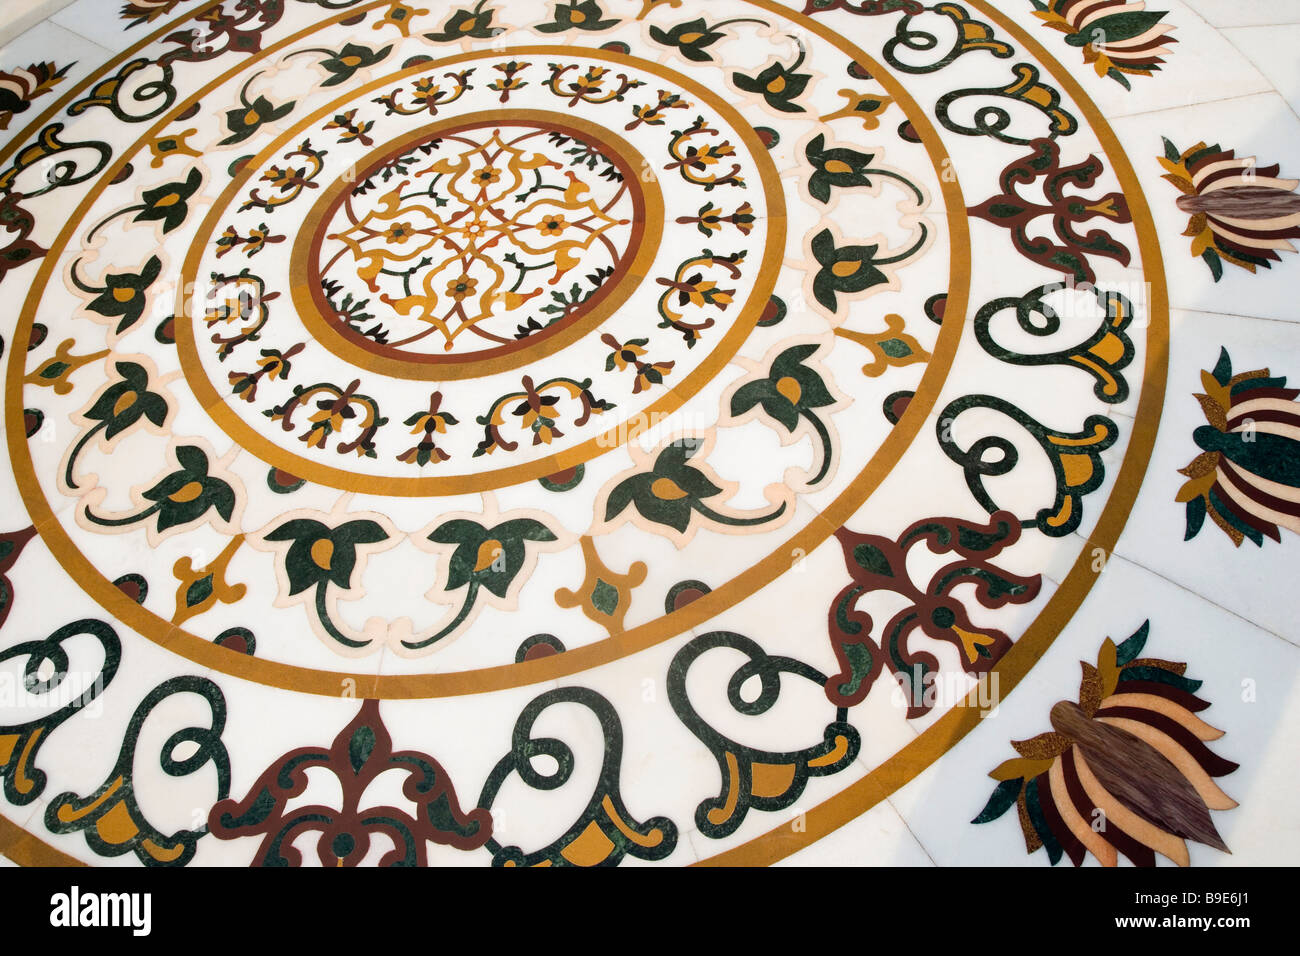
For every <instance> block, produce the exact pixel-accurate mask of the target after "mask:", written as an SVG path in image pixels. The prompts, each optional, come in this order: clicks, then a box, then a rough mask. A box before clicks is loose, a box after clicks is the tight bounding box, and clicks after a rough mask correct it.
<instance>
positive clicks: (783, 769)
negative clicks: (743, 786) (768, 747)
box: [750, 763, 795, 797]
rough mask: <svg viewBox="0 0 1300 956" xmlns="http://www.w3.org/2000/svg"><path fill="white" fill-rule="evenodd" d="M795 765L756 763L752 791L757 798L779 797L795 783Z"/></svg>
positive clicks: (752, 778)
mask: <svg viewBox="0 0 1300 956" xmlns="http://www.w3.org/2000/svg"><path fill="white" fill-rule="evenodd" d="M794 770H795V767H794V764H792V763H782V764H775V763H756V764H754V767H753V771H752V774H753V776H752V777H751V781H752V782H751V785H750V789H751V790H752V791H753V794H754V796H756V797H779V796H781V794H783V793H785V792H786V791H788V790H789V789H790V787H791V785H792V784H793V783H794Z"/></svg>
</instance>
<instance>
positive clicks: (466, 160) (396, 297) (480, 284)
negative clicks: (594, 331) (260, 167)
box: [312, 123, 641, 355]
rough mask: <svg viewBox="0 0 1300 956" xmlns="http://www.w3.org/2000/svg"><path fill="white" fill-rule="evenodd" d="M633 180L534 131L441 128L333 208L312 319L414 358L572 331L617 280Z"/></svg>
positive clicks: (571, 142) (586, 151)
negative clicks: (318, 314)
mask: <svg viewBox="0 0 1300 956" xmlns="http://www.w3.org/2000/svg"><path fill="white" fill-rule="evenodd" d="M553 157H559V159H556V158H553ZM637 185H638V184H637V180H636V177H635V176H634V175H629V174H628V171H627V170H626V169H625V168H624V164H623V161H622V160H621V159H620V158H618V157H614V156H611V155H609V152H608V151H607V150H605V149H604V148H603V147H602V146H601V145H599V144H598V143H596V142H594V141H587V140H585V139H581V138H578V137H575V136H573V135H572V134H566V133H563V132H560V131H558V130H555V129H550V128H547V127H545V126H534V125H531V124H525V123H517V124H511V125H483V126H477V127H474V126H469V127H467V128H465V129H461V130H451V131H447V132H444V133H441V134H439V135H438V137H437V138H436V139H432V140H430V141H428V142H423V143H419V144H417V145H415V146H412V147H409V148H407V149H405V150H404V151H402V152H401V153H399V154H398V155H395V156H390V157H385V158H383V159H382V160H380V161H379V163H378V164H377V165H375V166H373V167H372V168H371V169H369V170H367V171H365V173H364V176H363V177H362V178H360V179H359V181H358V182H357V183H356V185H355V186H354V188H352V189H351V190H349V191H347V192H344V193H343V194H342V195H341V196H340V197H339V198H338V199H337V200H336V201H335V204H334V207H333V208H332V209H331V211H330V213H329V214H328V215H327V218H326V221H325V224H324V227H323V228H324V236H323V237H322V239H321V241H320V243H319V248H318V251H317V253H316V256H315V258H314V261H313V263H312V264H313V267H314V270H315V274H314V275H313V276H312V281H313V284H314V286H315V287H317V288H319V291H320V295H321V297H322V299H323V301H322V302H321V306H322V309H321V311H322V314H323V315H325V316H326V317H327V318H328V319H330V320H332V321H333V322H335V323H337V326H338V327H339V329H340V331H342V332H344V334H346V335H347V336H348V337H349V338H353V339H360V340H362V341H363V342H366V343H369V344H371V345H378V346H383V347H385V348H386V349H394V350H401V351H403V352H405V353H408V354H410V353H415V354H417V355H436V354H438V353H445V352H456V353H458V354H464V353H468V352H479V351H484V350H494V349H495V350H500V349H502V348H503V347H509V346H511V345H512V344H514V343H518V342H521V341H523V340H525V339H528V338H530V337H531V336H534V335H535V334H537V333H539V332H542V331H543V330H546V329H553V328H554V327H556V326H559V325H567V324H569V323H572V322H573V321H576V320H577V319H578V318H579V317H581V316H582V315H583V314H585V313H587V312H588V311H590V309H591V307H592V306H593V305H594V304H595V303H596V302H598V301H599V300H600V298H602V297H603V296H602V293H603V292H607V291H608V289H609V287H610V286H611V285H613V284H615V283H616V282H617V278H618V276H619V274H620V273H621V272H622V271H624V270H623V269H622V268H621V267H623V266H624V263H625V255H626V252H627V249H628V246H629V243H630V241H631V239H632V236H633V233H634V231H635V230H634V220H635V219H636V218H637V213H638V211H639V207H640V206H641V202H640V190H639V189H638V188H637Z"/></svg>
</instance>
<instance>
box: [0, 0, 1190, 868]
mask: <svg viewBox="0 0 1300 956" xmlns="http://www.w3.org/2000/svg"><path fill="white" fill-rule="evenodd" d="M1052 6H1053V7H1056V6H1060V4H1053V5H1052ZM1067 6H1068V4H1067ZM1139 6H1140V4H1139ZM127 7H128V10H127V11H126V13H125V14H124V15H125V16H127V19H132V18H134V20H135V25H134V26H133V27H132V28H131V30H130V31H129V36H130V38H131V41H132V44H133V45H132V46H130V47H129V48H127V49H126V50H125V52H123V53H122V54H121V55H120V56H118V57H116V58H115V59H114V60H112V61H111V62H108V63H107V64H106V65H104V66H103V67H102V68H100V69H98V70H97V71H95V72H88V73H86V74H85V75H84V76H83V77H82V78H81V79H80V80H77V81H76V82H73V81H72V80H69V81H67V82H65V83H63V84H62V85H59V86H57V87H56V88H54V90H53V93H52V94H51V95H50V96H49V97H48V98H47V99H45V100H38V101H37V102H36V103H35V104H34V105H33V108H32V111H31V113H29V114H27V115H25V116H24V117H23V121H24V122H30V123H31V125H30V126H28V127H27V129H26V130H25V131H24V132H23V133H22V134H20V135H18V136H17V137H15V138H14V139H13V140H12V141H10V145H9V146H8V147H6V148H5V150H4V151H3V152H2V153H0V160H2V162H0V189H3V190H4V191H5V192H4V197H5V198H4V200H3V201H4V204H5V209H6V211H7V215H8V216H9V218H8V219H6V220H5V222H6V223H15V222H18V223H20V225H19V227H14V226H12V225H11V226H10V228H11V233H10V235H12V232H16V231H18V229H19V228H24V229H26V232H24V233H23V234H22V238H23V240H24V241H27V242H28V243H29V244H28V246H24V247H22V248H23V249H26V250H27V251H26V252H25V253H23V255H21V256H19V255H17V254H16V253H12V250H14V249H15V248H16V247H15V246H13V245H11V246H10V249H9V250H7V251H6V254H9V258H8V259H6V260H4V261H3V262H0V276H3V278H4V287H5V293H6V299H5V301H6V302H7V303H8V305H9V309H10V311H11V312H12V313H13V315H14V316H16V321H15V320H14V319H9V320H7V324H6V325H5V327H4V338H5V343H6V345H7V351H6V352H5V355H4V358H5V361H6V363H7V370H6V376H7V378H6V416H7V417H6V422H5V432H6V437H7V442H8V456H9V461H10V466H11V468H12V475H13V478H12V482H11V484H12V486H13V490H12V491H11V492H6V494H8V495H10V496H11V497H10V499H7V500H8V501H9V505H10V509H9V511H8V514H9V518H8V519H7V520H6V526H5V527H4V528H0V531H12V532H13V534H10V535H8V536H7V537H4V538H3V539H2V540H3V541H4V542H5V550H0V571H2V572H3V574H4V576H5V577H4V579H3V582H4V584H5V590H4V591H3V592H0V594H2V595H3V602H0V621H3V616H4V615H5V614H7V613H8V611H9V608H10V606H11V605H12V606H13V608H14V609H15V611H17V612H19V613H21V615H22V619H23V628H24V630H23V633H22V634H21V635H16V634H9V635H7V636H8V638H9V640H7V641H6V643H5V644H4V647H5V649H4V650H3V651H0V661H3V662H4V663H5V666H6V667H8V668H10V669H12V670H14V673H15V674H19V673H23V674H25V675H27V676H26V678H23V679H24V680H26V683H25V685H24V687H25V690H24V691H23V693H24V694H27V695H28V696H29V697H32V698H33V699H35V698H38V697H39V698H40V699H41V700H42V701H45V702H46V703H45V704H44V705H42V706H44V708H45V709H43V710H40V711H39V712H34V711H33V710H32V709H31V707H30V706H28V707H27V709H23V708H22V707H19V708H17V709H13V710H12V711H11V712H10V711H7V712H6V715H4V716H0V723H2V724H3V725H2V726H0V777H3V780H4V791H5V798H6V799H7V801H8V803H9V804H10V805H11V806H10V807H9V808H6V809H5V815H6V816H8V817H9V818H10V819H11V820H15V821H17V820H20V819H26V817H25V816H24V814H23V813H22V812H20V811H21V808H34V807H38V806H39V807H40V808H41V809H40V812H39V813H38V814H37V815H36V816H34V817H31V818H30V820H29V822H28V823H27V824H26V825H25V828H26V829H27V831H28V832H29V833H30V834H32V835H33V837H34V838H36V839H38V840H40V841H42V846H43V847H44V848H43V849H41V850H40V851H39V853H37V854H35V855H38V856H39V855H42V854H43V858H44V859H47V860H48V859H52V858H54V857H56V856H58V855H60V854H66V855H67V856H69V857H75V858H77V859H81V860H85V861H88V862H99V861H101V860H104V859H115V858H119V857H124V858H126V859H129V860H137V861H139V862H142V863H144V864H149V865H155V864H161V865H183V864H186V863H191V862H194V863H240V864H244V863H249V862H253V863H281V862H288V863H299V862H308V863H317V862H320V863H325V864H328V865H334V864H336V863H346V864H354V863H361V862H365V863H375V862H380V863H395V862H401V863H427V862H451V861H452V860H453V858H454V859H455V860H459V861H467V862H475V861H477V862H494V863H497V864H510V865H533V864H542V863H546V864H558V865H567V864H580V865H587V864H594V863H617V862H619V861H621V860H623V859H624V858H625V857H627V856H632V857H635V858H639V859H641V860H664V861H670V862H676V863H686V862H693V861H694V860H695V859H696V858H697V857H698V858H702V859H703V858H716V859H718V860H721V861H729V862H767V861H771V860H773V859H776V858H779V857H780V856H783V855H786V854H788V853H790V852H792V851H793V850H795V849H797V848H799V847H801V846H804V845H807V844H809V843H811V842H813V841H815V840H816V839H818V838H819V837H821V836H823V835H825V834H826V833H828V832H830V831H831V830H832V829H834V828H835V827H836V826H839V825H840V824H841V823H843V822H845V821H846V820H848V819H850V818H852V817H853V816H855V815H856V814H858V813H861V812H863V811H864V810H866V809H868V808H870V807H871V806H873V805H874V804H876V803H877V802H879V801H880V800H881V799H882V798H883V797H884V796H886V795H888V794H889V793H890V792H891V791H892V790H893V789H894V788H896V787H898V786H900V785H901V784H902V783H904V782H906V780H907V779H910V777H912V776H914V775H915V774H916V773H918V772H919V771H920V770H921V769H923V768H924V767H925V766H927V765H928V764H929V763H931V762H932V761H934V760H935V759H936V758H938V757H939V756H940V755H941V754H943V753H944V752H945V751H946V750H947V749H948V748H949V747H951V746H953V745H954V744H955V743H956V742H957V741H958V740H960V739H961V737H962V736H964V735H965V734H966V733H967V732H968V731H970V730H971V729H973V728H974V727H976V726H977V725H978V724H979V723H980V715H981V711H980V709H979V708H978V707H976V706H971V704H970V701H971V700H978V699H979V697H978V694H979V692H980V691H981V690H983V689H986V688H987V687H988V686H989V684H990V683H992V684H993V685H994V686H997V687H999V688H1000V691H999V693H1001V694H1003V695H1005V694H1006V693H1008V692H1009V691H1010V690H1011V689H1012V688H1014V687H1015V685H1016V683H1017V682H1018V681H1020V680H1021V679H1022V678H1023V677H1024V676H1025V675H1026V674H1027V673H1028V672H1029V671H1030V669H1031V668H1032V667H1033V666H1034V665H1035V664H1036V663H1037V662H1038V660H1039V658H1040V657H1042V656H1043V654H1044V653H1045V652H1046V651H1047V649H1048V648H1049V646H1050V645H1051V644H1052V642H1053V641H1054V640H1055V638H1056V635H1057V634H1058V633H1059V631H1060V630H1061V628H1062V627H1063V626H1064V625H1065V623H1066V622H1067V621H1068V620H1069V618H1070V617H1071V615H1072V614H1073V612H1074V611H1075V609H1076V608H1077V607H1078V606H1079V605H1080V603H1081V602H1082V601H1083V600H1084V598H1085V596H1086V595H1087V594H1088V592H1089V590H1090V588H1091V587H1092V586H1093V584H1094V583H1095V581H1096V580H1097V574H1096V572H1095V570H1093V569H1092V568H1091V563H1092V562H1093V560H1094V557H1093V554H1094V551H1095V550H1096V549H1102V550H1103V551H1104V552H1106V553H1109V551H1110V549H1111V548H1112V547H1113V545H1114V543H1115V541H1116V539H1117V538H1118V536H1119V533H1120V530H1121V529H1122V527H1123V524H1124V521H1125V519H1126V517H1127V514H1128V511H1129V509H1130V507H1131V506H1132V502H1133V499H1134V496H1135V494H1136V490H1137V487H1138V484H1139V483H1140V481H1141V479H1142V475H1143V472H1144V469H1145V466H1146V461H1147V458H1148V457H1149V454H1150V450H1151V445H1152V441H1153V438H1154V429H1155V425H1156V422H1157V420H1158V418H1159V415H1160V407H1161V402H1162V401H1163V394H1164V380H1165V369H1164V363H1165V361H1166V357H1167V343H1166V335H1167V304H1166V301H1165V293H1164V278H1163V272H1162V266H1161V262H1160V254H1159V250H1158V247H1157V245H1156V241H1155V232H1154V228H1155V227H1154V225H1153V221H1152V218H1151V214H1150V212H1149V211H1148V208H1147V203H1146V201H1145V199H1144V196H1143V192H1142V190H1141V188H1140V187H1139V185H1138V180H1137V178H1136V176H1135V173H1134V171H1133V167H1132V165H1131V163H1130V160H1129V158H1128V157H1126V156H1125V155H1124V153H1123V152H1122V151H1121V150H1120V149H1119V146H1118V142H1117V140H1116V138H1115V135H1114V133H1113V132H1112V131H1111V129H1110V127H1109V126H1108V124H1107V123H1106V121H1105V120H1104V119H1103V118H1102V115H1101V112H1100V111H1099V109H1098V108H1097V107H1096V106H1095V105H1094V104H1093V102H1092V101H1091V99H1089V97H1088V96H1087V95H1086V94H1085V93H1084V91H1083V89H1082V88H1081V87H1080V85H1079V83H1078V81H1076V80H1075V79H1073V78H1072V77H1071V75H1070V72H1069V71H1067V70H1066V68H1064V67H1062V66H1061V65H1060V64H1058V63H1057V62H1056V61H1055V60H1054V59H1052V58H1051V57H1050V56H1049V55H1047V54H1046V52H1045V51H1044V50H1043V49H1042V47H1041V46H1040V45H1039V43H1038V42H1037V41H1036V40H1035V39H1034V38H1033V37H1031V36H1029V35H1028V34H1026V33H1025V31H1024V29H1022V28H1021V27H1020V26H1017V25H1016V24H1014V23H1012V22H1011V21H1010V20H1008V18H1007V17H1006V16H1004V15H1003V14H1002V13H999V12H998V11H996V10H994V9H992V8H991V7H990V6H989V5H987V4H985V3H983V2H980V0H971V2H969V3H966V4H964V5H958V4H951V3H943V4H937V5H934V6H931V7H925V6H923V5H922V4H920V3H912V2H887V3H871V2H861V3H859V2H846V0H810V2H809V3H808V4H807V6H806V9H805V7H804V5H803V4H802V0H800V3H798V4H795V5H793V6H791V5H786V4H782V3H778V2H773V0H717V2H713V0H711V2H709V3H707V4H703V3H690V2H686V3H683V2H679V0H520V2H514V0H511V2H510V3H508V4H507V3H500V2H494V0H480V2H477V3H472V2H468V0H466V2H465V3H463V4H462V3H459V2H446V0H438V2H432V3H431V2H423V3H395V2H390V0H382V2H366V0H357V2H343V0H339V2H326V0H285V2H280V0H274V2H273V0H240V2H235V0H225V2H219V3H215V4H214V3H206V2H203V0H194V2H182V0H153V2H142V0H137V2H135V3H132V4H128V5H127ZM131 11H134V13H132V12H131ZM1067 49H1068V47H1067ZM1113 62H1114V63H1117V64H1120V65H1121V66H1122V65H1123V64H1124V63H1125V62H1127V61H1124V60H1122V58H1120V57H1119V55H1118V54H1116V58H1115V59H1114V60H1113ZM1116 68H1117V69H1119V67H1116ZM38 110H45V112H42V113H39V115H38ZM15 123H18V121H17V120H15ZM21 223H27V225H21ZM28 237H30V239H28ZM19 251H21V250H19ZM23 259H25V260H26V261H22V260H23ZM11 526H12V527H11ZM23 528H26V529H27V530H26V531H23V530H22V529H23ZM38 605H39V607H37V606H38ZM1100 636H1101V635H1098V638H1099V639H1100ZM1115 636H1116V638H1117V639H1118V638H1119V637H1120V635H1118V634H1117V635H1115ZM18 637H21V638H22V639H23V640H24V641H27V642H28V643H18V642H17V638H18ZM1121 656H1122V655H1121ZM1123 663H1125V662H1124V661H1122V660H1121V665H1122V664H1123ZM1113 666H1115V665H1114V663H1113V662H1112V667H1113ZM24 668H26V670H24ZM50 670H53V671H58V672H60V673H65V674H66V675H67V676H66V680H65V681H64V682H63V685H62V686H63V688H64V690H66V688H67V686H70V684H69V683H68V682H69V681H71V680H72V678H73V677H75V676H77V675H83V674H84V675H89V679H88V680H87V681H85V682H83V686H85V687H89V688H90V690H89V691H87V692H86V693H85V694H84V695H82V696H76V695H72V696H71V697H69V696H67V695H66V694H65V695H64V699H62V700H56V699H55V698H56V697H57V696H58V692H59V689H60V688H59V684H58V681H57V680H54V679H51V678H49V676H48V674H47V673H46V672H47V671H50ZM33 675H35V676H33ZM41 681H45V682H46V683H45V684H41ZM945 688H946V690H945ZM972 688H974V689H975V690H974V691H972ZM1111 689H1112V690H1113V689H1114V685H1113V684H1112V685H1111ZM968 692H971V693H972V695H973V696H972V697H971V698H969V699H968V698H967V697H966V695H967V693H968ZM25 699H26V698H25ZM90 710H94V711H95V712H96V715H100V714H102V715H103V717H104V719H102V720H92V719H91V715H90ZM987 710H988V708H985V712H986V711H987ZM1054 713H1055V712H1054ZM13 715H16V716H13ZM11 717H12V719H11ZM1054 719H1055V718H1054ZM64 724H66V727H63V726H62V725H64ZM61 727H62V729H60V728H61ZM74 727H77V728H80V735H81V736H80V738H78V732H77V731H74V730H73V728H74ZM178 728H188V729H187V730H184V732H183V733H181V735H180V736H170V737H169V736H168V735H174V734H175V733H176V732H177V730H178ZM155 738H156V739H155ZM78 739H80V741H81V743H80V744H78ZM164 741H165V742H166V743H165V746H164V745H163V742H164ZM78 746H80V747H81V748H82V751H81V752H85V753H88V754H93V755H94V759H92V760H90V761H88V763H87V765H86V771H87V773H86V774H83V775H82V776H81V777H77V778H76V779H73V778H67V779H63V778H60V777H59V774H57V773H55V772H54V768H55V767H56V766H60V765H62V764H63V763H65V762H66V759H65V758H64V757H62V756H59V755H61V754H63V753H65V751H68V752H70V749H75V748H77V747H78ZM160 746H161V747H163V749H162V751H161V753H162V757H161V762H160V760H159V758H158V757H157V756H156V753H157V751H158V748H159V747H160ZM61 748H63V749H61ZM149 748H153V749H152V750H150V749H149ZM540 753H544V754H546V755H547V756H548V757H549V758H550V762H551V763H553V764H554V768H553V771H546V772H544V771H543V770H541V769H539V765H538V764H536V763H534V762H533V759H532V757H533V756H535V755H537V754H540ZM101 754H102V755H104V759H102V760H101V759H99V758H100V755H101ZM119 754H120V755H121V756H120V758H119V757H118V756H117V755H119ZM114 760H116V761H117V762H116V763H114V762H113V761H114ZM306 767H310V768H315V769H317V770H319V771H320V772H321V773H323V774H325V775H327V776H329V775H333V776H336V777H337V778H338V780H339V781H340V784H339V786H340V787H341V794H342V796H341V800H342V803H338V799H339V798H338V797H337V796H334V797H330V796H329V794H324V795H322V796H321V797H320V798H319V799H320V800H324V801H326V802H328V801H329V800H334V801H335V802H334V803H332V804H330V806H331V809H330V810H329V811H328V812H325V811H321V812H320V813H318V814H317V813H315V811H313V812H312V813H308V812H306V810H304V809H303V804H302V802H301V801H297V802H295V801H294V800H293V799H292V798H294V797H296V796H297V795H298V794H299V793H300V792H301V790H300V788H299V789H295V787H297V783H296V782H293V781H296V777H295V776H294V775H295V774H299V773H303V772H305V770H303V769H302V768H306ZM385 773H388V776H383V775H384V774H385ZM403 775H414V777H413V778H412V779H417V780H424V781H425V783H422V784H419V785H418V786H417V785H414V784H413V785H411V786H408V787H407V788H406V789H402V788H401V784H402V780H401V779H398V780H397V783H396V784H391V785H390V786H389V787H388V789H385V788H384V783H381V779H382V781H384V782H389V781H391V780H392V779H393V777H394V776H396V777H398V778H403ZM314 779H315V778H313V780H314ZM403 779H405V778H403ZM1044 779H1046V778H1044ZM371 781H375V786H374V787H371ZM429 781H433V782H429ZM291 783H292V785H291ZM312 786H315V784H314V783H313V784H312ZM132 788H134V789H132ZM368 788H369V789H368ZM335 789H338V788H335ZM390 791H391V792H390ZM331 792H332V791H331ZM145 793H148V794H149V795H150V797H149V799H148V800H146V799H143V798H142V797H141V795H142V794H145ZM363 793H364V794H366V797H365V799H364V800H362V798H361V795H362V794H363ZM376 793H377V794H379V796H375V794H376ZM132 794H134V795H132ZM413 794H414V795H415V796H416V799H414V800H413V797H412V795H413ZM56 795H57V796H56ZM316 799H317V798H316V797H315V796H311V797H310V798H309V799H308V802H309V803H310V802H312V801H314V800H316ZM1021 799H1022V800H1023V798H1021ZM38 800H39V801H41V802H40V803H39V804H38V803H37V802H36V801H38ZM358 801H360V803H358ZM390 804H391V805H390ZM1008 805H1009V803H1008ZM196 806H201V807H202V808H203V810H202V814H203V817H202V819H201V820H197V821H196V820H194V819H192V818H191V808H192V807H196ZM375 806H381V807H382V808H383V812H382V813H378V812H374V811H373V807H375ZM367 807H369V808H371V810H366V808H367ZM15 808H17V809H15ZM796 812H797V813H799V814H804V817H803V818H802V819H803V823H802V825H801V827H799V828H796V829H795V830H794V831H791V829H790V826H789V823H788V820H789V818H790V816H791V814H794V813H796ZM1022 812H1023V805H1022ZM313 814H315V815H313ZM970 815H971V814H968V816H970Z"/></svg>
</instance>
